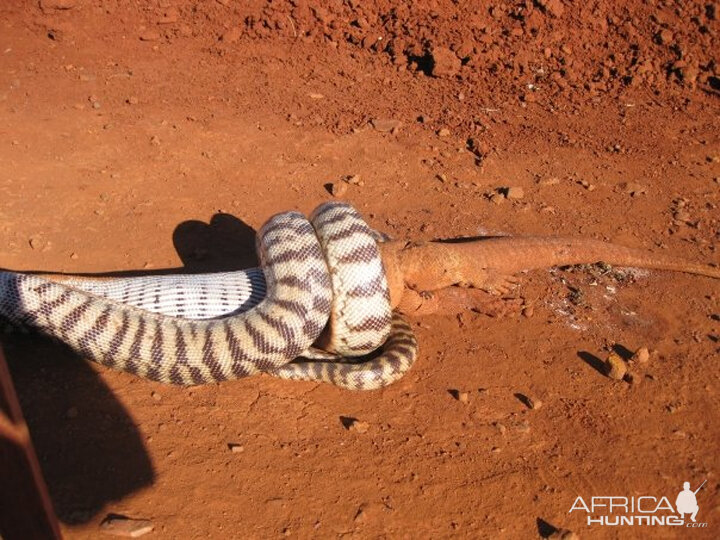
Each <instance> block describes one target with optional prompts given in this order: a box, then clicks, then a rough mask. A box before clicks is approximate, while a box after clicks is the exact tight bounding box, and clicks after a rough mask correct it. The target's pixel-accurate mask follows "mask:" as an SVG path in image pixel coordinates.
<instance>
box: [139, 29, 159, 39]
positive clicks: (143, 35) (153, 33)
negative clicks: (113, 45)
mask: <svg viewBox="0 0 720 540" xmlns="http://www.w3.org/2000/svg"><path fill="white" fill-rule="evenodd" d="M138 37H139V38H140V41H157V40H159V39H160V32H158V31H157V30H143V31H142V32H140V35H139V36H138Z"/></svg>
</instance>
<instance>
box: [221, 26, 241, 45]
mask: <svg viewBox="0 0 720 540" xmlns="http://www.w3.org/2000/svg"><path fill="white" fill-rule="evenodd" d="M241 35H242V30H241V29H240V27H239V26H233V27H232V28H230V29H229V30H227V31H226V32H225V33H224V34H223V35H222V36H220V41H222V42H223V43H235V42H236V41H237V40H238V39H240V36H241Z"/></svg>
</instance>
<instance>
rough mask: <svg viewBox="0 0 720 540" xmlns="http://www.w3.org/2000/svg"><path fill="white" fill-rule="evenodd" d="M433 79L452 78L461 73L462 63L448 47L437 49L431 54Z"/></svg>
mask: <svg viewBox="0 0 720 540" xmlns="http://www.w3.org/2000/svg"><path fill="white" fill-rule="evenodd" d="M430 56H431V57H432V75H433V77H452V76H454V75H456V74H457V72H458V71H460V67H461V66H462V62H461V61H460V59H459V58H458V57H457V55H456V54H455V53H454V52H452V51H451V50H450V49H448V48H446V47H435V48H434V49H433V50H432V51H431V52H430Z"/></svg>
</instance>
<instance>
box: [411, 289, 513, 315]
mask: <svg viewBox="0 0 720 540" xmlns="http://www.w3.org/2000/svg"><path fill="white" fill-rule="evenodd" d="M522 304H523V302H522V300H521V299H520V298H500V297H499V296H497V295H496V294H491V293H489V292H486V291H483V290H480V289H462V288H459V287H448V288H446V289H441V290H438V291H416V290H414V289H406V290H405V292H404V293H403V296H402V299H401V300H400V303H399V304H398V306H397V310H398V311H400V312H401V313H404V314H406V315H410V316H412V317H419V316H423V315H430V314H436V315H457V314H459V313H463V312H465V311H474V312H475V313H482V314H484V315H488V316H490V317H503V316H505V315H507V314H509V313H515V312H519V311H520V309H521V308H522Z"/></svg>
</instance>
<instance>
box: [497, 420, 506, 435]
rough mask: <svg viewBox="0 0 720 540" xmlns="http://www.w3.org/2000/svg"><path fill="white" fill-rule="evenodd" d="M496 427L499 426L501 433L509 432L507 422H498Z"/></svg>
mask: <svg viewBox="0 0 720 540" xmlns="http://www.w3.org/2000/svg"><path fill="white" fill-rule="evenodd" d="M495 427H496V428H497V430H498V432H499V433H500V435H505V434H506V433H507V427H505V424H501V423H500V422H497V423H496V424H495Z"/></svg>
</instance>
